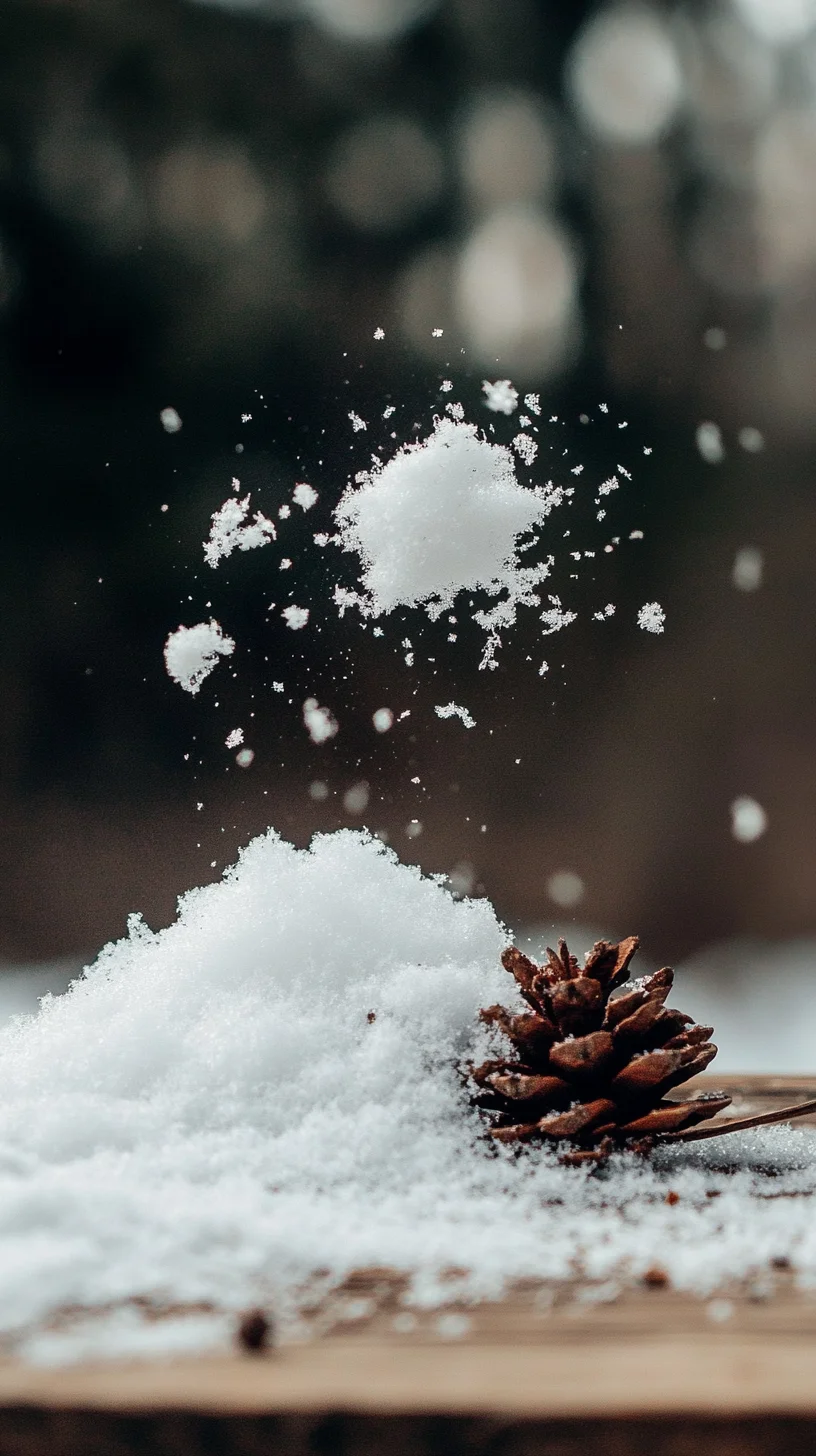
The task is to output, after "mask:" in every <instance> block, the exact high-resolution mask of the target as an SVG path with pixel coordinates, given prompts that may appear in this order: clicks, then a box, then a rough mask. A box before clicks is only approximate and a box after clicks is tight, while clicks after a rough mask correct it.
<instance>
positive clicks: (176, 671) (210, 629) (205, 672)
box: [164, 621, 235, 693]
mask: <svg viewBox="0 0 816 1456" xmlns="http://www.w3.org/2000/svg"><path fill="white" fill-rule="evenodd" d="M234 651H235V643H234V641H233V639H232V638H231V637H227V636H226V635H225V633H224V632H222V630H221V627H220V625H219V624H218V622H215V621H210V622H198V623H196V625H195V626H194V627H178V628H177V629H176V631H175V632H171V633H170V636H169V637H168V638H167V641H166V642H165V644H164V661H165V664H166V666H167V671H168V673H169V674H170V677H171V678H172V679H173V681H174V682H177V683H178V685H179V687H182V688H184V689H185V691H186V692H188V693H197V692H198V690H199V688H200V687H201V684H202V683H203V681H204V679H205V677H208V676H209V674H210V673H211V672H212V670H213V668H214V667H216V666H217V663H218V659H219V657H229V656H231V654H232V653H233V652H234Z"/></svg>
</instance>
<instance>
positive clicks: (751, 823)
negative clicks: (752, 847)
mask: <svg viewBox="0 0 816 1456" xmlns="http://www.w3.org/2000/svg"><path fill="white" fill-rule="evenodd" d="M767 828H768V816H767V814H766V813H765V810H764V809H763V807H762V805H761V804H758V803H757V801H756V799H751V798H749V797H748V796H747V794H743V795H741V796H740V797H739V798H738V799H735V800H734V802H733V804H732V805H731V833H732V834H733V836H734V838H735V839H738V840H739V842H740V844H752V843H753V841H754V840H755V839H759V838H760V836H761V835H763V834H764V833H765V830H766V829H767Z"/></svg>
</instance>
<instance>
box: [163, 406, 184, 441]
mask: <svg viewBox="0 0 816 1456" xmlns="http://www.w3.org/2000/svg"><path fill="white" fill-rule="evenodd" d="M159 419H160V420H161V422H162V428H163V429H165V430H166V431H167V433H168V435H177V434H178V432H179V430H180V429H181V415H180V414H179V412H178V410H174V409H173V407H172V405H168V407H167V409H163V410H160V411H159Z"/></svg>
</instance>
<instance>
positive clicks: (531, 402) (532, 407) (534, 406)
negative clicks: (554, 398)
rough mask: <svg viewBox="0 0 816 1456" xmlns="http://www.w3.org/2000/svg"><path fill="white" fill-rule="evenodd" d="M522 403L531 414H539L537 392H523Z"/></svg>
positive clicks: (539, 401)
mask: <svg viewBox="0 0 816 1456" xmlns="http://www.w3.org/2000/svg"><path fill="white" fill-rule="evenodd" d="M524 403H525V404H526V406H527V408H528V410H529V411H530V413H531V414H533V415H540V414H541V396H540V395H538V394H525V396H524Z"/></svg>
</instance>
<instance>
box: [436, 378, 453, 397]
mask: <svg viewBox="0 0 816 1456" xmlns="http://www.w3.org/2000/svg"><path fill="white" fill-rule="evenodd" d="M439 388H440V390H441V392H442V394H450V392H451V390H452V389H453V380H452V379H443V380H442V383H441V384H440V386H439Z"/></svg>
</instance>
